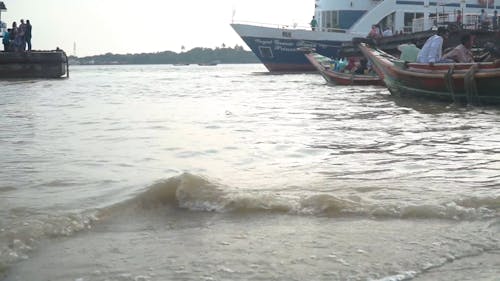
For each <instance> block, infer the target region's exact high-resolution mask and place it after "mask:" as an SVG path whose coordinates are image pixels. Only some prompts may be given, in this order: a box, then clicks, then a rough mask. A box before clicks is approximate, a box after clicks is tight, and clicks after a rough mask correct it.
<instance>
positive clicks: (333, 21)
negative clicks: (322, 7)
mask: <svg viewBox="0 0 500 281" xmlns="http://www.w3.org/2000/svg"><path fill="white" fill-rule="evenodd" d="M320 24H321V28H322V29H325V30H326V31H329V29H330V28H338V27H339V11H323V12H321V23H320Z"/></svg>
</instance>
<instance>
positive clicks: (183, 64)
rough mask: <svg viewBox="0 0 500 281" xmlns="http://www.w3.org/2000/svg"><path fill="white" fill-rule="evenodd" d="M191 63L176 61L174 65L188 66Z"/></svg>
mask: <svg viewBox="0 0 500 281" xmlns="http://www.w3.org/2000/svg"><path fill="white" fill-rule="evenodd" d="M187 65H189V63H174V66H187Z"/></svg>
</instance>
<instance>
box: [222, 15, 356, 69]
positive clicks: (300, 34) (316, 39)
mask: <svg viewBox="0 0 500 281" xmlns="http://www.w3.org/2000/svg"><path fill="white" fill-rule="evenodd" d="M231 26H232V27H233V29H234V30H235V31H236V32H237V33H238V35H240V37H241V39H243V41H244V42H245V43H246V44H247V46H248V47H249V48H250V49H251V50H252V52H253V53H254V54H255V55H256V56H257V58H258V59H259V60H260V61H261V62H262V63H263V64H264V66H265V67H266V68H267V69H268V70H269V71H271V72H304V71H315V70H316V69H315V67H314V66H312V65H311V63H310V62H309V61H308V60H307V59H306V58H305V57H304V54H303V52H302V51H300V50H299V49H301V48H314V49H315V50H316V52H317V53H319V54H321V55H324V56H328V57H336V56H337V54H338V52H339V50H340V48H341V45H342V43H343V42H347V41H349V40H352V37H349V36H347V35H346V34H343V33H339V34H336V33H332V32H314V31H309V30H296V29H279V28H267V27H259V26H252V25H244V24H231Z"/></svg>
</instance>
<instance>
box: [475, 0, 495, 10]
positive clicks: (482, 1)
mask: <svg viewBox="0 0 500 281" xmlns="http://www.w3.org/2000/svg"><path fill="white" fill-rule="evenodd" d="M477 2H478V3H479V5H481V7H486V6H488V7H490V8H494V5H495V1H494V0H477Z"/></svg>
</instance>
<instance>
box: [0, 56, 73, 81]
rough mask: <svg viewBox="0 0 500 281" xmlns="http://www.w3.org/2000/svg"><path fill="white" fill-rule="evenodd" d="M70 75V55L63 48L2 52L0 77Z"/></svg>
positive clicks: (60, 76) (56, 76)
mask: <svg viewBox="0 0 500 281" xmlns="http://www.w3.org/2000/svg"><path fill="white" fill-rule="evenodd" d="M68 76H69V65H68V57H67V56H66V53H65V52H64V51H62V50H54V51H29V52H0V79H4V78H65V77H68Z"/></svg>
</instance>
